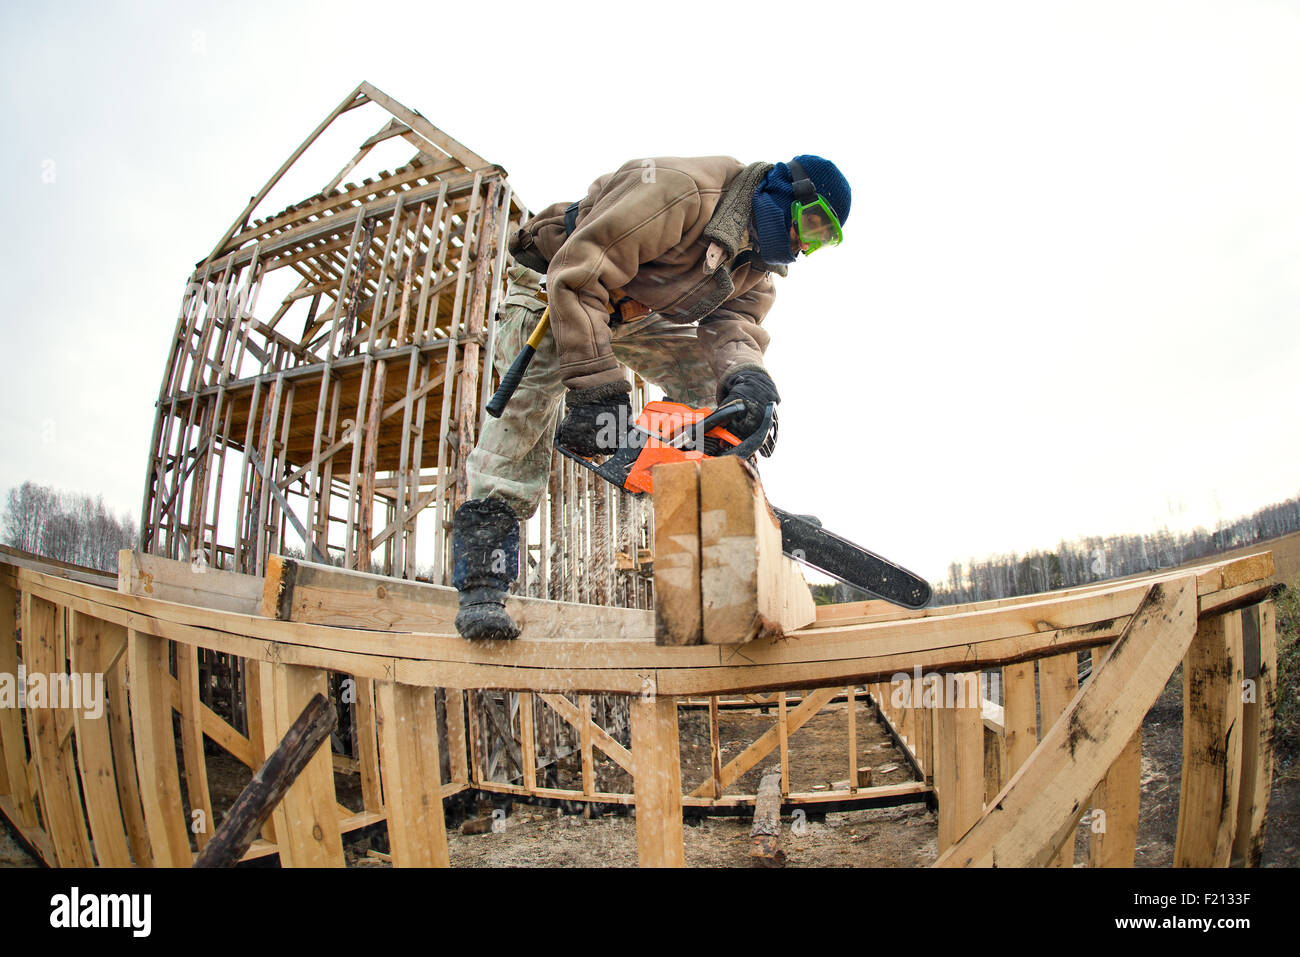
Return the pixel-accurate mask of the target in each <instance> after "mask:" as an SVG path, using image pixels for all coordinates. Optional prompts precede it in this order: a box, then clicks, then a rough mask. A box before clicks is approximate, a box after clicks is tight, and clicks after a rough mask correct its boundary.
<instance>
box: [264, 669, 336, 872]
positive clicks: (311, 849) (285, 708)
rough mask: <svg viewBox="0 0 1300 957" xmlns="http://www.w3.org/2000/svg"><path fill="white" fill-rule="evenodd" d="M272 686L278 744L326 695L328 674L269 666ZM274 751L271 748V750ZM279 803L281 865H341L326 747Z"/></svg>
mask: <svg viewBox="0 0 1300 957" xmlns="http://www.w3.org/2000/svg"><path fill="white" fill-rule="evenodd" d="M272 680H273V682H274V687H275V724H274V728H275V731H274V734H275V737H276V741H277V744H276V745H275V747H278V746H279V744H278V742H279V741H283V740H284V739H285V737H287V736H288V735H289V733H290V730H291V729H292V727H293V724H292V722H293V720H294V718H295V716H296V715H298V714H300V713H301V711H302V710H303V709H305V708H306V707H307V705H309V704H310V703H311V702H312V700H314V698H315V697H316V696H317V695H320V696H322V697H328V694H329V686H328V682H327V673H326V672H324V671H322V670H320V669H317V668H304V667H301V666H299V665H284V664H275V665H273V666H272ZM272 754H274V748H273V749H272ZM280 807H281V808H283V810H284V818H283V820H284V824H285V833H283V834H281V833H279V831H278V830H277V833H276V838H277V840H276V843H277V844H278V845H279V848H280V863H281V864H282V865H283V866H285V867H342V866H343V865H344V863H345V859H344V856H343V839H342V836H341V834H340V833H339V821H338V817H339V814H338V801H337V800H336V798H335V794H334V761H333V759H332V758H331V757H330V752H329V750H328V749H326V750H324V751H317V752H316V754H315V756H314V757H312V758H311V759H310V760H309V761H308V762H307V765H306V767H305V768H303V769H302V771H301V773H300V774H299V775H298V776H297V780H295V781H293V782H291V784H290V786H289V789H288V791H287V792H286V793H285V795H284V798H283V800H281V801H280Z"/></svg>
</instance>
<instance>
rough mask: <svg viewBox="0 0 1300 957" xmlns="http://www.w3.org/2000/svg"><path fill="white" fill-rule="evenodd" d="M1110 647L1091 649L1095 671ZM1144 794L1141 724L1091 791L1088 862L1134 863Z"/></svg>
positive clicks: (1101, 864) (1106, 864)
mask: <svg viewBox="0 0 1300 957" xmlns="http://www.w3.org/2000/svg"><path fill="white" fill-rule="evenodd" d="M1107 651H1109V649H1108V648H1094V649H1093V651H1092V673H1093V674H1096V673H1097V670H1098V669H1099V668H1100V667H1101V663H1102V660H1103V659H1104V658H1105V657H1106V652H1107ZM1141 798H1142V727H1141V726H1140V725H1139V726H1138V729H1137V730H1136V731H1134V732H1133V737H1132V738H1130V739H1129V742H1128V745H1127V746H1126V747H1125V748H1124V750H1123V752H1122V753H1121V754H1120V756H1119V758H1118V760H1116V761H1115V763H1114V764H1112V765H1111V766H1110V770H1109V771H1107V772H1106V776H1105V777H1104V778H1102V779H1101V784H1099V785H1097V790H1095V791H1093V792H1092V812H1091V814H1090V815H1089V820H1088V831H1089V833H1088V866H1089V867H1132V866H1133V859H1134V856H1135V855H1136V853H1137V831H1138V808H1139V804H1140V801H1141Z"/></svg>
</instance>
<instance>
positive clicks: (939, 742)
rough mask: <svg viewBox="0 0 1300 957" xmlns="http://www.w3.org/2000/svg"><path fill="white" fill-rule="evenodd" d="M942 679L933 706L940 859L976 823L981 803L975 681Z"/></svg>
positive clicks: (979, 724) (957, 676)
mask: <svg viewBox="0 0 1300 957" xmlns="http://www.w3.org/2000/svg"><path fill="white" fill-rule="evenodd" d="M943 679H944V680H943V700H941V701H938V702H936V705H935V754H934V787H935V790H936V792H937V793H938V797H939V837H938V842H939V853H940V854H941V855H942V854H943V852H944V851H946V850H947V849H948V848H949V847H951V846H952V845H953V844H954V843H955V842H956V841H958V840H959V839H960V838H961V836H962V835H963V834H965V833H966V832H967V830H969V829H970V827H971V826H972V825H973V824H974V823H975V822H976V821H978V820H979V817H980V812H981V810H982V809H983V797H984V794H983V788H984V775H983V773H982V769H983V766H984V723H983V722H982V721H981V720H980V705H979V701H980V696H979V675H977V674H972V673H969V672H967V673H958V674H947V675H944V676H943Z"/></svg>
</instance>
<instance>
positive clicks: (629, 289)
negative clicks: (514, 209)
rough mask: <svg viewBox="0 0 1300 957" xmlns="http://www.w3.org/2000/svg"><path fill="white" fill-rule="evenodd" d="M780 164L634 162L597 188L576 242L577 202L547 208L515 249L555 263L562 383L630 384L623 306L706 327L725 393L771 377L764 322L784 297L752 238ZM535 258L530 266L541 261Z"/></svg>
mask: <svg viewBox="0 0 1300 957" xmlns="http://www.w3.org/2000/svg"><path fill="white" fill-rule="evenodd" d="M771 168H772V167H771V164H769V163H753V164H750V165H749V166H746V165H745V164H743V163H741V162H739V161H738V160H735V159H732V158H731V157H729V156H706V157H697V158H690V159H682V158H676V157H669V158H656V159H645V160H631V161H629V162H627V163H625V164H624V165H623V166H622V167H620V168H619V169H618V170H616V171H615V172H613V173H610V174H608V175H605V176H602V177H600V179H598V180H596V181H595V182H594V183H592V184H591V188H590V189H589V190H588V191H587V195H586V197H585V198H584V199H582V200H581V201H580V202H579V204H578V210H577V216H576V220H573V223H574V229H573V232H572V234H569V233H568V232H567V230H566V224H565V210H566V208H567V207H568V206H569V204H568V203H556V204H554V205H552V206H548V207H547V208H546V209H543V210H542V211H541V212H540V213H538V215H537V216H535V217H534V218H533V219H532V220H530V221H529V222H528V223H527V224H526V225H525V226H524V227H523V228H522V229H521V230H519V231H517V232H516V233H515V234H514V235H513V236H512V237H511V240H510V250H511V252H512V253H514V254H515V256H516V259H518V260H519V261H520V262H522V263H525V264H529V265H534V268H537V267H539V266H541V265H542V264H543V261H545V263H547V264H549V265H547V268H546V277H547V291H548V294H549V301H550V307H551V328H552V330H553V332H554V335H555V341H556V345H557V347H558V351H559V360H560V374H561V377H562V378H563V380H564V384H565V385H566V386H567V387H568V388H570V389H602V390H603V389H604V388H613V387H617V386H618V384H619V383H621V382H623V381H624V379H623V373H622V371H621V369H620V367H619V363H618V360H617V359H615V358H614V352H613V349H612V348H611V345H610V313H611V311H614V306H615V305H616V304H617V302H618V301H619V300H620V299H621V298H623V297H628V298H630V299H632V300H635V301H636V302H637V303H641V304H644V305H645V306H646V307H648V308H649V309H650V310H653V311H655V312H657V313H659V314H661V315H663V316H665V317H666V318H669V319H672V320H674V321H677V322H688V323H694V322H698V323H699V339H700V342H701V344H702V346H703V347H704V349H705V351H706V353H707V354H708V356H709V360H710V363H711V365H712V367H713V370H714V372H715V373H716V374H717V376H718V381H719V382H720V383H722V382H725V381H726V379H727V378H728V376H730V375H732V374H734V373H735V372H737V371H739V369H741V368H742V367H746V366H749V367H758V368H762V364H763V352H764V350H766V348H767V344H768V334H767V333H766V332H765V331H764V330H763V329H762V327H761V325H760V323H762V321H763V317H764V316H766V315H767V311H768V310H769V309H770V308H771V307H772V302H773V300H774V298H775V296H776V290H775V287H774V284H773V282H772V275H773V274H774V273H775V274H777V275H785V267H784V266H770V265H767V264H766V263H764V262H763V261H762V260H761V259H760V258H759V257H758V253H757V242H756V241H755V240H754V239H753V237H752V236H751V230H750V228H749V226H750V221H751V214H752V199H753V193H754V189H755V187H757V185H758V184H759V182H761V181H762V178H763V176H764V175H765V174H766V173H767V171H768V170H770V169H771ZM530 258H531V260H532V261H531V262H530Z"/></svg>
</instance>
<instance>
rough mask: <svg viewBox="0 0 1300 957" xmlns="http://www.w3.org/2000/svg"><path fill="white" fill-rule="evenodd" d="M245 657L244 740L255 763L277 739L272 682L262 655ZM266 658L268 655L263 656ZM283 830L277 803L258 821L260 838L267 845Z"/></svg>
mask: <svg viewBox="0 0 1300 957" xmlns="http://www.w3.org/2000/svg"><path fill="white" fill-rule="evenodd" d="M244 657H246V658H248V660H247V661H245V662H244V687H245V695H244V702H245V708H246V711H247V715H248V740H249V743H250V744H251V745H252V750H253V758H254V760H255V762H256V764H258V765H262V764H264V763H265V762H266V760H267V758H269V757H270V756H271V755H272V754H274V753H275V749H276V747H277V746H278V745H279V739H278V738H277V737H276V734H275V681H274V679H273V677H272V674H271V662H270V661H269V660H263V657H264V656H257V657H252V656H248V655H245V656H244ZM265 657H266V658H269V657H270V656H269V655H268V656H265ZM283 830H284V807H283V806H282V805H281V804H277V805H276V806H275V808H274V809H273V810H272V812H271V817H270V818H269V819H267V820H265V821H263V823H262V838H263V840H265V841H266V842H267V843H269V844H275V843H276V835H277V834H279V833H283Z"/></svg>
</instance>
